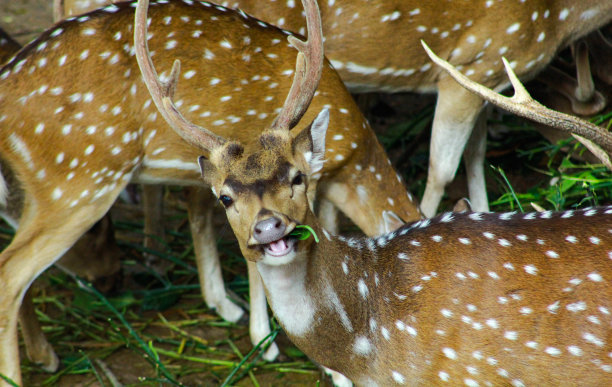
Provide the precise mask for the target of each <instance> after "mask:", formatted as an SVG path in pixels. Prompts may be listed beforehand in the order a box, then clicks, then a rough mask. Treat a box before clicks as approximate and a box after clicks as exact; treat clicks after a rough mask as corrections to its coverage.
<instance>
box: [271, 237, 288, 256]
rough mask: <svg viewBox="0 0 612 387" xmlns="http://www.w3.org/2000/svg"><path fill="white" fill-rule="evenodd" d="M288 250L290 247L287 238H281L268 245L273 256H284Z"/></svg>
mask: <svg viewBox="0 0 612 387" xmlns="http://www.w3.org/2000/svg"><path fill="white" fill-rule="evenodd" d="M288 248H289V246H288V245H287V241H286V240H285V238H281V239H279V240H277V241H275V242H270V243H269V244H268V249H269V250H270V252H271V253H273V254H279V253H281V254H282V253H283V252H284V251H286V250H287V249H288Z"/></svg>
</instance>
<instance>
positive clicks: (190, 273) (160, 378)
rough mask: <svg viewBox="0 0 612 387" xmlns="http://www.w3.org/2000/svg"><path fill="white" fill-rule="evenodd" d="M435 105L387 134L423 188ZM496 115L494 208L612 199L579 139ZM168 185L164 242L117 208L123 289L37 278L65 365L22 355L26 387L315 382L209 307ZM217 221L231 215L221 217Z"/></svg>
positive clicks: (229, 248) (53, 273) (41, 310)
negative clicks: (56, 367) (146, 244)
mask: <svg viewBox="0 0 612 387" xmlns="http://www.w3.org/2000/svg"><path fill="white" fill-rule="evenodd" d="M432 112H433V107H431V106H430V107H429V108H427V109H425V110H424V111H422V112H421V113H420V114H417V115H415V116H413V118H411V119H409V120H405V121H402V122H399V123H396V124H393V125H389V126H387V127H386V128H384V129H383V130H382V131H381V132H380V133H381V135H380V140H381V142H382V143H383V145H384V146H385V148H386V149H387V150H388V152H389V154H390V155H391V158H392V161H393V162H394V164H395V165H396V166H398V170H399V171H400V172H401V173H403V175H404V178H405V181H407V182H409V188H410V189H411V190H412V192H414V193H415V194H417V195H419V196H420V195H422V193H423V190H424V186H425V176H426V167H427V147H428V145H427V144H428V131H429V130H428V128H429V125H430V123H431V120H432ZM595 122H598V123H604V126H608V127H610V125H612V113H609V114H607V115H602V116H599V117H596V118H595ZM491 124H492V125H493V126H496V127H498V126H503V127H504V128H505V129H504V130H505V131H506V132H505V133H504V134H503V135H499V136H494V137H493V138H491V139H490V140H489V148H488V153H487V168H486V170H487V179H488V187H489V195H490V206H491V209H492V210H494V211H506V210H519V211H530V210H531V203H536V204H537V205H539V206H541V207H543V208H545V209H554V210H561V209H566V208H577V207H586V206H591V205H598V204H610V203H612V189H611V187H612V174H611V173H610V172H609V171H607V170H606V169H605V168H604V167H603V166H601V165H598V164H588V163H584V162H579V161H576V160H575V159H573V158H571V157H570V156H568V152H567V150H572V151H574V152H578V153H579V152H581V151H582V150H581V146H580V145H578V144H576V143H575V142H574V141H570V140H566V141H563V142H561V143H559V144H550V143H548V142H547V141H546V140H544V139H543V138H542V137H540V136H539V135H538V134H537V133H536V132H534V131H533V130H532V129H531V127H530V124H528V123H525V122H524V121H520V120H518V119H516V118H513V117H510V116H503V117H502V119H501V121H500V122H491ZM461 173H462V171H461V170H460V171H459V175H461ZM458 180H461V179H458ZM457 185H459V183H458V184H457ZM449 191H450V190H449ZM459 191H460V190H459ZM171 194H172V195H174V196H178V197H179V198H178V199H177V201H176V203H178V204H176V203H175V205H174V208H173V209H172V212H173V214H172V215H171V216H170V218H169V221H168V224H167V225H166V227H167V230H166V232H167V235H168V238H167V242H165V245H164V250H163V251H148V250H145V249H144V248H143V247H142V237H143V234H142V223H141V222H140V220H139V219H136V221H135V220H130V219H124V218H123V217H116V219H115V226H116V229H117V234H118V240H119V243H120V246H121V248H122V250H123V252H124V253H125V255H126V258H125V260H124V261H123V266H124V268H125V272H126V280H125V281H124V287H123V290H122V291H121V292H120V293H119V294H115V295H111V296H105V295H103V294H101V293H100V292H98V291H97V290H95V289H94V288H93V287H92V286H91V285H90V284H88V283H86V282H85V281H83V280H82V279H79V278H73V277H71V276H69V275H67V274H64V273H62V272H59V271H58V270H50V271H49V272H47V273H45V274H44V275H43V276H42V278H41V279H39V280H38V281H37V284H35V286H34V294H35V297H34V303H35V305H36V307H37V310H36V311H37V314H38V318H39V320H40V321H41V323H42V325H43V326H44V329H45V333H46V335H47V337H48V339H49V341H50V342H51V343H52V345H53V346H54V348H55V350H56V352H57V354H58V356H59V357H60V359H61V362H62V365H61V368H60V371H59V372H57V373H55V374H46V373H44V372H43V371H41V369H40V368H39V367H38V366H36V365H33V364H30V363H29V362H28V361H26V360H24V361H23V363H22V367H23V368H22V369H23V373H24V382H25V383H26V385H40V386H69V385H77V384H78V385H84V386H94V385H95V386H117V385H119V382H118V380H117V379H121V382H122V383H123V384H122V385H124V386H180V385H215V386H216V385H223V386H232V385H241V386H242V385H245V386H247V385H248V386H270V385H279V386H280V385H283V386H284V385H292V384H294V385H319V383H320V380H321V377H320V373H319V371H318V370H317V368H316V367H315V366H314V365H313V364H312V363H311V362H310V361H308V359H307V358H306V357H305V356H304V354H302V353H301V352H300V351H299V350H298V349H297V348H295V347H294V346H292V345H291V344H290V343H288V341H287V340H286V338H284V337H283V334H282V333H281V331H280V329H279V328H278V327H276V326H275V327H274V329H273V332H272V334H271V337H270V338H272V339H274V338H277V339H278V341H280V342H281V347H282V352H283V356H282V358H281V360H280V361H278V362H275V363H266V362H264V361H262V359H261V354H262V351H261V347H265V344H263V343H260V344H259V345H258V346H256V347H254V348H253V347H252V346H251V344H250V342H249V338H248V332H247V327H246V325H245V323H244V322H242V323H239V324H233V323H228V322H224V321H222V320H221V319H220V318H219V317H217V316H216V314H215V313H214V311H211V310H209V309H207V308H206V306H205V305H204V303H203V301H202V298H201V295H200V290H199V285H198V280H197V270H196V266H195V262H194V260H193V247H192V244H191V237H190V235H189V232H188V227H187V225H186V214H185V211H184V209H183V207H182V206H181V204H180V203H181V200H180V193H177V192H173V193H171ZM456 199H458V197H453V195H448V196H447V197H445V200H444V202H443V203H442V208H447V209H448V208H450V207H452V205H453V204H454V201H455V200H456ZM218 218H219V219H220V221H219V222H220V224H225V222H224V221H223V216H222V215H219V217H218ZM220 229H221V231H222V232H221V233H220V235H221V237H220V239H219V240H218V248H219V250H220V252H221V254H222V256H223V260H222V262H223V270H224V276H225V279H226V281H227V284H228V286H229V289H230V290H231V291H232V292H233V293H234V294H236V295H237V296H238V297H240V298H241V299H242V300H244V301H245V302H246V301H248V283H247V280H246V268H245V265H244V263H243V260H242V258H241V256H240V253H239V250H238V249H237V247H236V244H235V242H234V240H233V236H232V235H231V231H230V230H229V229H228V226H227V225H225V226H220ZM0 236H1V237H2V238H3V241H4V243H5V244H6V243H8V241H9V240H10V238H11V236H12V232H11V230H10V229H8V228H1V229H0ZM143 253H149V254H154V255H156V256H158V257H159V258H160V259H162V260H165V261H168V262H170V264H171V265H173V267H174V269H173V270H171V271H169V272H168V273H167V274H165V275H160V274H158V273H156V272H155V271H152V270H150V269H148V268H146V267H145V266H143V265H142V263H141V262H142V259H141V257H142V254H143ZM273 324H274V323H273ZM277 336H278V337H277ZM22 352H23V351H22ZM111 370H113V371H111Z"/></svg>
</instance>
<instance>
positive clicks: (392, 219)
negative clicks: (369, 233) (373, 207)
mask: <svg viewBox="0 0 612 387" xmlns="http://www.w3.org/2000/svg"><path fill="white" fill-rule="evenodd" d="M382 217H383V221H384V226H385V233H389V232H391V231H395V230H397V229H398V228H400V227H402V226H403V225H405V224H406V223H405V222H404V221H403V220H402V219H401V218H400V217H399V216H397V214H396V213H395V212H393V211H387V210H385V211H383V212H382Z"/></svg>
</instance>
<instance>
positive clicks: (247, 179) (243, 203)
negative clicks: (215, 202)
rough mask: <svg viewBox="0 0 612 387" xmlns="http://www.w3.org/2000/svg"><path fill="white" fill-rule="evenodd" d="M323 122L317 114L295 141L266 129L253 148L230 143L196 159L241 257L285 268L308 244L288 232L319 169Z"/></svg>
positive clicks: (299, 219)
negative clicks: (224, 212) (220, 207)
mask: <svg viewBox="0 0 612 387" xmlns="http://www.w3.org/2000/svg"><path fill="white" fill-rule="evenodd" d="M328 122H329V113H328V111H327V110H323V111H322V112H321V113H320V114H319V115H318V116H317V118H316V119H315V120H314V121H313V123H312V124H311V125H310V126H308V127H307V128H305V129H303V130H302V132H300V133H299V134H298V135H297V136H296V137H295V138H292V136H291V134H290V132H289V131H287V130H267V131H265V132H264V133H263V134H262V135H261V136H260V137H259V142H258V144H257V145H256V146H254V147H253V149H245V148H244V147H243V146H242V145H241V144H238V143H236V142H230V143H226V144H224V145H222V146H220V147H218V148H216V149H214V150H213V151H212V152H211V153H210V157H209V160H204V159H203V158H201V159H200V166H201V167H202V175H203V176H204V178H205V179H206V180H208V181H209V182H210V184H211V185H212V189H213V192H214V193H215V195H216V196H217V198H218V199H219V201H220V202H221V204H222V205H223V206H224V207H225V210H226V213H227V218H228V220H229V222H230V225H231V227H232V229H233V230H234V234H235V235H236V238H237V239H238V242H239V244H240V249H241V250H242V253H243V255H244V256H245V258H247V259H249V260H251V261H259V260H262V259H263V260H264V262H266V263H269V264H272V265H280V264H285V263H288V262H290V261H292V260H293V259H294V258H295V255H296V253H297V252H299V251H300V250H301V249H304V248H306V247H307V246H308V244H309V243H310V242H309V241H308V240H306V241H297V239H296V238H294V237H292V236H289V233H291V231H293V230H294V228H295V227H296V226H297V225H299V224H303V223H304V222H305V221H306V218H307V215H308V213H309V211H310V207H309V203H308V197H307V191H308V185H309V182H310V179H311V176H312V175H313V174H314V173H316V172H318V171H319V170H320V169H321V167H322V165H323V153H324V148H325V132H326V130H327V125H328Z"/></svg>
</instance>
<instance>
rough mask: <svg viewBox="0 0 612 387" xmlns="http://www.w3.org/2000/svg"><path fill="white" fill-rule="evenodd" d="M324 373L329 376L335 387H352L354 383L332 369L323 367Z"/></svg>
mask: <svg viewBox="0 0 612 387" xmlns="http://www.w3.org/2000/svg"><path fill="white" fill-rule="evenodd" d="M323 372H325V374H326V375H327V376H329V377H330V378H331V380H332V383H333V384H334V387H352V386H353V382H351V380H350V379H349V378H347V377H346V376H344V375H342V374H341V373H340V372H338V371H334V370H332V369H331V368H327V367H323Z"/></svg>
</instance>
